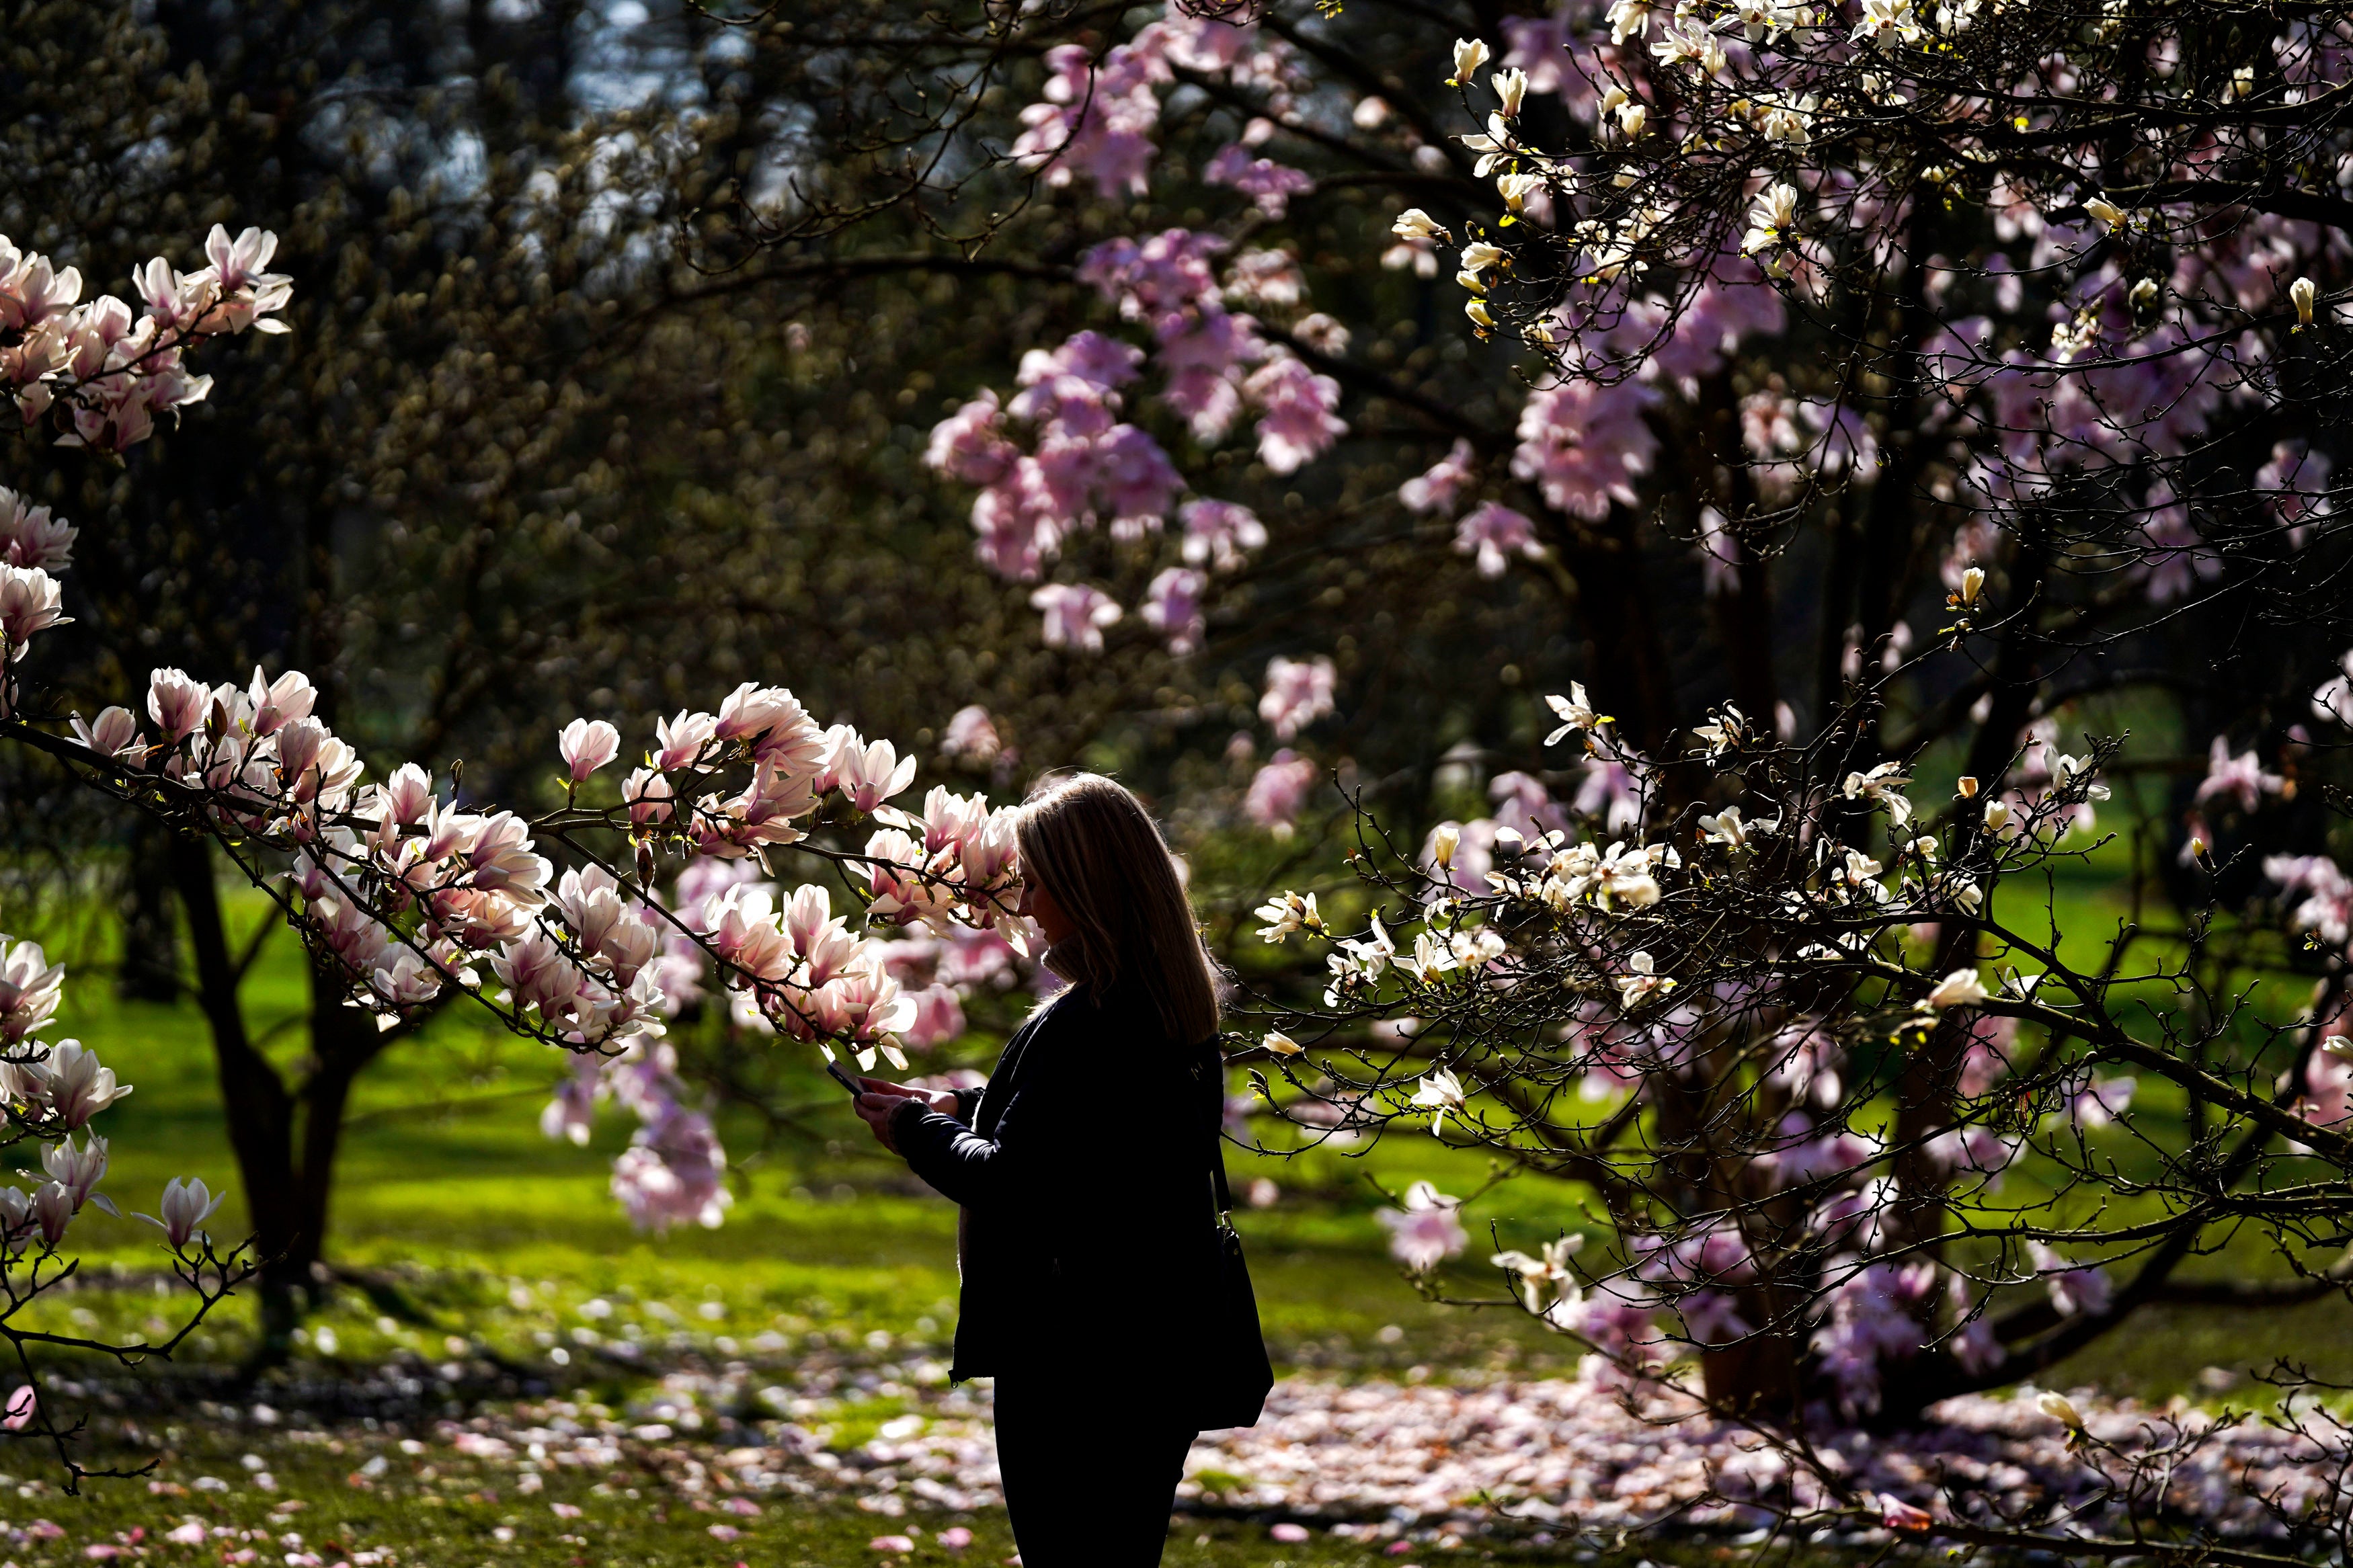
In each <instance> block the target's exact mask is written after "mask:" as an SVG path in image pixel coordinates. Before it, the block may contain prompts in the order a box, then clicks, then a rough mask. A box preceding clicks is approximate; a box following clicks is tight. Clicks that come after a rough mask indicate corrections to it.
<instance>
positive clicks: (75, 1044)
mask: <svg viewBox="0 0 2353 1568" xmlns="http://www.w3.org/2000/svg"><path fill="white" fill-rule="evenodd" d="M64 986H65V966H64V965H63V964H58V963H49V962H48V960H47V955H46V954H45V953H43V952H42V951H41V948H40V944H39V943H37V942H18V941H16V940H13V939H11V938H9V937H7V936H5V935H0V1112H5V1116H6V1119H7V1121H8V1124H9V1126H10V1127H11V1128H12V1129H14V1130H16V1131H18V1132H19V1133H23V1134H29V1135H31V1136H32V1137H34V1138H36V1139H38V1140H39V1141H40V1142H42V1144H43V1145H44V1147H43V1148H42V1150H41V1169H42V1170H43V1171H44V1172H45V1173H47V1176H48V1178H49V1179H48V1180H47V1181H46V1182H43V1183H42V1184H39V1185H38V1186H37V1187H35V1188H34V1189H33V1191H31V1192H30V1193H27V1192H26V1191H25V1190H24V1189H23V1188H22V1187H16V1186H6V1187H0V1271H5V1270H7V1269H10V1268H16V1266H17V1265H18V1264H19V1263H20V1262H21V1261H23V1260H24V1259H25V1258H26V1252H27V1249H32V1250H33V1251H34V1252H35V1253H36V1254H37V1256H38V1257H41V1258H47V1257H49V1256H51V1255H53V1254H54V1253H55V1252H56V1250H57V1247H58V1245H59V1244H60V1243H61V1242H62V1241H64V1239H65V1236H66V1231H67V1228H68V1227H69V1226H71V1225H72V1224H73V1221H74V1217H75V1216H76V1215H79V1214H80V1213H81V1211H82V1208H83V1206H84V1205H94V1206H96V1207H98V1208H99V1209H100V1210H103V1211H104V1212H105V1213H107V1214H110V1215H118V1216H119V1215H120V1214H121V1210H119V1209H117V1208H116V1207H115V1205H114V1200H113V1199H111V1198H110V1197H108V1196H106V1195H105V1194H102V1193H100V1192H99V1191H97V1188H98V1184H100V1182H102V1181H104V1180H105V1179H106V1164H107V1158H108V1154H109V1147H108V1142H107V1140H105V1139H103V1138H101V1137H100V1136H99V1135H98V1134H97V1133H95V1132H93V1131H89V1126H90V1119H91V1118H93V1117H95V1116H96V1115H98V1113H99V1112H100V1111H102V1110H105V1109H106V1108H107V1107H109V1106H111V1105H112V1104H113V1103H114V1102H115V1101H117V1100H122V1099H125V1098H127V1097H128V1096H129V1095H130V1093H131V1085H129V1084H127V1083H122V1082H121V1081H119V1080H118V1079H116V1078H115V1076H114V1069H113V1068H110V1067H107V1066H106V1065H105V1064H103V1063H102V1062H100V1060H99V1058H98V1053H97V1052H96V1051H93V1050H91V1049H90V1048H89V1047H86V1046H84V1045H83V1044H82V1043H81V1042H80V1041H79V1040H70V1039H68V1040H57V1041H47V1040H43V1039H40V1038H39V1035H40V1034H41V1033H42V1032H43V1031H44V1030H46V1029H47V1027H48V1026H49V1025H50V1024H51V1023H52V1022H54V1020H55V1018H56V1016H57V1011H58V1003H59V1001H60V1000H61V998H62V995H63V992H64ZM77 1132H79V1133H81V1134H82V1139H81V1142H79V1143H76V1142H75V1141H74V1135H75V1134H76V1133H77ZM219 1203H220V1200H219V1199H218V1198H217V1197H216V1196H214V1195H213V1194H211V1193H210V1192H209V1191H208V1190H207V1189H206V1186H205V1184H204V1183H203V1182H201V1181H184V1180H182V1179H180V1178H178V1177H174V1178H173V1179H172V1181H171V1182H170V1183H168V1184H166V1185H165V1187H164V1201H163V1204H162V1208H163V1217H162V1218H160V1219H158V1218H155V1217H154V1216H153V1215H138V1216H136V1217H138V1218H140V1219H142V1220H145V1221H146V1222H147V1223H148V1224H150V1225H153V1226H156V1227H157V1228H159V1229H160V1230H162V1231H163V1232H164V1240H165V1241H166V1242H167V1243H169V1245H170V1246H171V1248H172V1250H173V1251H174V1252H175V1253H176V1252H185V1249H186V1248H187V1247H188V1246H189V1245H190V1243H191V1242H195V1243H197V1244H198V1245H204V1244H205V1238H204V1237H203V1236H202V1235H201V1233H200V1232H199V1230H198V1228H197V1227H198V1226H201V1225H202V1224H203V1223H204V1222H205V1220H206V1218H208V1217H209V1216H210V1215H211V1214H212V1212H213V1210H214V1209H215V1208H216V1207H218V1206H219ZM36 1288H37V1287H36ZM18 1289H23V1287H18ZM13 1408H14V1407H13V1406H12V1410H13ZM15 1425H16V1426H19V1427H21V1426H24V1425H25V1423H24V1422H23V1421H18V1422H16V1423H15Z"/></svg>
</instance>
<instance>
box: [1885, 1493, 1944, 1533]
mask: <svg viewBox="0 0 2353 1568" xmlns="http://www.w3.org/2000/svg"><path fill="white" fill-rule="evenodd" d="M1879 1522H1880V1524H1881V1525H1882V1526H1883V1528H1885V1529H1888V1530H1893V1531H1896V1532H1898V1533H1899V1534H1904V1535H1925V1534H1926V1533H1927V1532H1928V1531H1931V1530H1933V1529H1935V1528H1936V1516H1935V1515H1933V1514H1931V1513H1930V1512H1929V1511H1928V1510H1926V1509H1925V1508H1915V1507H1914V1506H1913V1505H1912V1504H1910V1503H1908V1502H1905V1500H1903V1499H1902V1498H1900V1497H1897V1496H1896V1495H1895V1494H1894V1492H1882V1493H1880V1494H1879Z"/></svg>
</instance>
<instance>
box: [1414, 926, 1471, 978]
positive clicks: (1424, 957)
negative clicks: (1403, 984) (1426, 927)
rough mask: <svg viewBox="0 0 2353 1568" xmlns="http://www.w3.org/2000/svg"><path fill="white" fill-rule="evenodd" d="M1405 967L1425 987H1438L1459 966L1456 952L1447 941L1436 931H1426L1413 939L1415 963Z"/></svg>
mask: <svg viewBox="0 0 2353 1568" xmlns="http://www.w3.org/2000/svg"><path fill="white" fill-rule="evenodd" d="M1403 967H1405V968H1406V970H1407V972H1408V973H1410V974H1411V975H1412V976H1413V977H1414V978H1415V979H1416V980H1419V981H1420V982H1421V983H1422V984H1424V985H1436V984H1439V983H1440V981H1442V980H1444V979H1445V978H1446V975H1447V973H1448V972H1449V971H1450V970H1452V969H1454V968H1456V967H1458V965H1457V964H1456V963H1455V959H1454V950H1453V949H1452V948H1451V946H1449V945H1448V944H1447V941H1446V939H1445V938H1444V937H1442V936H1440V935H1439V934H1438V933H1437V932H1436V931H1423V932H1422V933H1421V934H1420V935H1419V936H1417V937H1415V938H1414V939H1413V962H1412V963H1410V964H1409V965H1405V966H1403Z"/></svg>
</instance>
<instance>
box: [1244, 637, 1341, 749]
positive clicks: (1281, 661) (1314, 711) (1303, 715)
mask: <svg viewBox="0 0 2353 1568" xmlns="http://www.w3.org/2000/svg"><path fill="white" fill-rule="evenodd" d="M1338 687H1339V676H1338V674H1337V672H1336V671H1335V669H1334V668H1333V667H1332V661H1331V660H1330V659H1328V658H1283V657H1282V655H1280V654H1278V655H1276V656H1275V657H1274V658H1271V659H1269V660H1268V661H1267V666H1266V689H1265V690H1264V691H1263V692H1261V694H1260V697H1259V700H1258V716H1259V717H1260V718H1261V719H1263V720H1265V721H1267V723H1268V724H1270V725H1271V726H1272V727H1273V730H1274V733H1275V738H1276V739H1278V740H1283V741H1288V740H1290V739H1292V738H1293V737H1294V736H1296V735H1297V734H1298V733H1299V731H1302V730H1304V729H1305V728H1307V726H1309V725H1310V724H1313V723H1314V722H1315V721H1316V720H1318V719H1321V718H1323V717H1324V715H1325V714H1327V713H1330V712H1331V711H1332V710H1333V709H1334V707H1335V700H1334V697H1335V692H1336V691H1337V689H1338Z"/></svg>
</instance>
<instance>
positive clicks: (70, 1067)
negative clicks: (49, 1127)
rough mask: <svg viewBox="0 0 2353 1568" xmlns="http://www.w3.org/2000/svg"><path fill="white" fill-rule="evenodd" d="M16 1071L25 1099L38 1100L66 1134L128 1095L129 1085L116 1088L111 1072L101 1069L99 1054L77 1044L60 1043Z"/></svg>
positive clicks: (107, 1068)
mask: <svg viewBox="0 0 2353 1568" xmlns="http://www.w3.org/2000/svg"><path fill="white" fill-rule="evenodd" d="M16 1070H17V1072H18V1073H19V1074H21V1075H22V1080H23V1087H24V1089H26V1098H27V1099H31V1100H37V1102H38V1103H39V1104H40V1105H41V1106H42V1107H44V1108H45V1109H47V1111H48V1112H49V1114H51V1115H52V1116H55V1117H56V1118H57V1119H58V1121H59V1122H61V1123H63V1124H64V1125H65V1126H66V1127H67V1128H68V1129H69V1130H79V1128H81V1127H82V1126H83V1125H85V1124H86V1123H87V1122H88V1121H90V1118H91V1117H93V1116H95V1115H97V1114H98V1113H99V1112H100V1111H101V1110H105V1109H106V1108H107V1107H108V1106H110V1105H112V1104H113V1103H114V1102H115V1101H116V1100H122V1099H126V1098H128V1097H129V1095H130V1093H131V1085H129V1084H127V1083H123V1084H118V1083H117V1082H116V1081H115V1078H114V1069H113V1068H110V1067H105V1066H102V1065H100V1062H99V1059H98V1053H97V1052H96V1051H93V1050H90V1049H89V1048H88V1047H85V1046H83V1045H82V1043H81V1042H80V1041H79V1040H59V1041H58V1044H57V1047H56V1048H55V1049H53V1050H51V1051H50V1052H49V1054H48V1055H47V1056H46V1057H44V1058H41V1059H40V1060H39V1061H37V1062H29V1063H26V1065H24V1066H23V1067H21V1068H17V1069H16Z"/></svg>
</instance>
